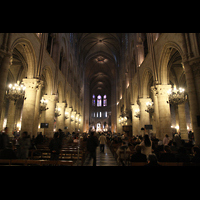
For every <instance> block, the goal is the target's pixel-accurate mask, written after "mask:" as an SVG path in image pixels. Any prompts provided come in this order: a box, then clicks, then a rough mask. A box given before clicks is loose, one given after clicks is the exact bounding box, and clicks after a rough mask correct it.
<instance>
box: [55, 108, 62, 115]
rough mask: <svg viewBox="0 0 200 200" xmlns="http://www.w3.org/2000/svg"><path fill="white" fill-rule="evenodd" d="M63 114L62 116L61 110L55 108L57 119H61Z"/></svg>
mask: <svg viewBox="0 0 200 200" xmlns="http://www.w3.org/2000/svg"><path fill="white" fill-rule="evenodd" d="M60 115H61V114H60V108H57V107H56V108H55V117H59V116H60Z"/></svg>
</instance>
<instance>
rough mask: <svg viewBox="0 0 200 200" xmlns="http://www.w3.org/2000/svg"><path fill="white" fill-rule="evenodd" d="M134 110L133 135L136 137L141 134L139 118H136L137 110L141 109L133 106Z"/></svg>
mask: <svg viewBox="0 0 200 200" xmlns="http://www.w3.org/2000/svg"><path fill="white" fill-rule="evenodd" d="M131 109H132V135H134V136H136V135H138V134H139V121H140V119H139V118H138V117H135V116H134V115H135V110H138V109H139V106H138V105H131Z"/></svg>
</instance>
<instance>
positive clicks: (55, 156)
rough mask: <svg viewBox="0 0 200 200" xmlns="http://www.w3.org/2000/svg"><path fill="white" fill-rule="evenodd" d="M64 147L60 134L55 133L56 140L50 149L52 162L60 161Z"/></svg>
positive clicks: (52, 142) (54, 139) (50, 145)
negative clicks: (60, 154) (61, 150)
mask: <svg viewBox="0 0 200 200" xmlns="http://www.w3.org/2000/svg"><path fill="white" fill-rule="evenodd" d="M61 147H62V143H61V141H60V139H59V133H58V132H55V133H54V138H53V139H52V140H51V142H50V144H49V149H50V151H51V160H59V153H60V149H61Z"/></svg>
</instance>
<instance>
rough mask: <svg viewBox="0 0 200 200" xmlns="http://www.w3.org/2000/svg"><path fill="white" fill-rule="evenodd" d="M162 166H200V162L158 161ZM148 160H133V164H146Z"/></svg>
mask: <svg viewBox="0 0 200 200" xmlns="http://www.w3.org/2000/svg"><path fill="white" fill-rule="evenodd" d="M158 163H159V164H160V165H161V166H176V167H177V166H200V163H191V162H188V163H186V162H158ZM145 165H147V162H131V166H145Z"/></svg>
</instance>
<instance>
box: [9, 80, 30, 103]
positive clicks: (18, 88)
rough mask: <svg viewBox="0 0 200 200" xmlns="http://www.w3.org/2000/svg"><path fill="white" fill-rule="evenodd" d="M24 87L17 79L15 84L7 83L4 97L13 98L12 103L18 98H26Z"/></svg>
mask: <svg viewBox="0 0 200 200" xmlns="http://www.w3.org/2000/svg"><path fill="white" fill-rule="evenodd" d="M25 89H26V87H25V86H24V85H23V84H20V81H17V83H15V84H9V85H8V90H6V98H7V99H10V100H13V101H14V104H16V101H17V100H18V99H26V97H25Z"/></svg>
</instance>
